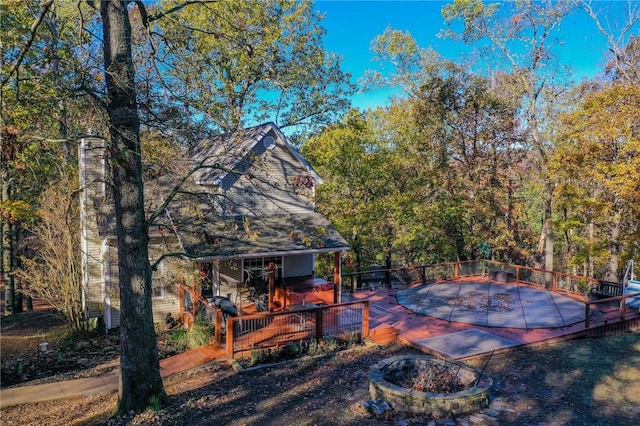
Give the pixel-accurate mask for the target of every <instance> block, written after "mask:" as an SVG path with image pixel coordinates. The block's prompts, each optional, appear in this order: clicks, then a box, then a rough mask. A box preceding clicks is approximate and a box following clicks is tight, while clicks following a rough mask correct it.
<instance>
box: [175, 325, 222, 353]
mask: <svg viewBox="0 0 640 426" xmlns="http://www.w3.org/2000/svg"><path fill="white" fill-rule="evenodd" d="M212 337H213V325H212V324H211V323H209V322H205V321H196V322H194V323H193V325H192V326H191V327H189V328H182V327H179V328H175V329H173V330H171V331H169V333H168V334H167V343H168V344H170V345H171V346H173V347H174V348H175V350H176V351H177V352H184V351H186V350H189V349H195V348H198V347H200V346H203V345H206V344H207V343H209V342H210V341H211V338H212Z"/></svg>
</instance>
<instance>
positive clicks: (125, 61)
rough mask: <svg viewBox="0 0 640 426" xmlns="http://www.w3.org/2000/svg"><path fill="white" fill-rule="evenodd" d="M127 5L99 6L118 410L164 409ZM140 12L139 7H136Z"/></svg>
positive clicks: (164, 395) (103, 3)
mask: <svg viewBox="0 0 640 426" xmlns="http://www.w3.org/2000/svg"><path fill="white" fill-rule="evenodd" d="M129 3H130V2H129V1H106V0H104V1H102V2H101V3H100V16H101V17H102V28H103V38H104V71H105V83H106V87H107V97H108V99H107V111H108V113H109V133H110V141H109V144H108V146H109V155H110V162H111V166H112V179H113V187H112V188H113V203H114V207H115V215H116V232H117V235H119V238H118V269H119V283H120V306H121V331H120V337H121V353H120V386H119V403H118V410H119V411H120V412H121V413H125V412H128V411H129V410H140V409H143V408H146V407H153V406H158V405H160V406H164V405H165V404H166V402H167V396H166V393H165V391H164V385H163V383H162V378H161V376H160V361H159V358H158V347H157V342H156V337H155V330H154V326H153V314H152V310H151V294H152V291H151V265H150V264H149V247H148V243H149V236H148V234H147V232H148V226H147V223H146V219H145V207H144V185H143V177H142V161H141V148H140V121H139V116H138V105H137V98H136V83H135V78H134V76H135V68H134V64H133V56H132V53H131V23H130V21H129V11H128V5H129ZM138 7H140V8H141V10H144V5H142V4H138Z"/></svg>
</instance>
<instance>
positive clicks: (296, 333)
mask: <svg viewBox="0 0 640 426" xmlns="http://www.w3.org/2000/svg"><path fill="white" fill-rule="evenodd" d="M216 321H218V320H216ZM216 325H217V326H216V330H218V329H220V327H221V323H219V322H218V323H217V324H216ZM225 334H226V341H225V347H226V351H227V356H229V357H230V358H234V357H235V356H237V355H240V356H243V355H247V354H250V352H251V351H253V350H258V349H266V348H273V347H283V346H287V345H293V344H299V343H303V342H310V341H312V340H315V341H322V340H324V339H328V338H338V337H341V336H345V335H350V334H357V335H358V336H359V337H367V336H368V335H369V301H358V302H349V303H339V304H335V305H320V306H307V307H304V306H302V307H296V308H295V309H292V310H288V311H287V310H285V311H279V312H267V313H256V314H252V315H242V316H238V317H229V318H226V326H225Z"/></svg>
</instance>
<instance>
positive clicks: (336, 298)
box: [333, 251, 342, 303]
mask: <svg viewBox="0 0 640 426" xmlns="http://www.w3.org/2000/svg"><path fill="white" fill-rule="evenodd" d="M341 278H342V270H341V267H340V252H339V251H337V252H335V253H334V254H333V303H340V301H341V300H342V279H341Z"/></svg>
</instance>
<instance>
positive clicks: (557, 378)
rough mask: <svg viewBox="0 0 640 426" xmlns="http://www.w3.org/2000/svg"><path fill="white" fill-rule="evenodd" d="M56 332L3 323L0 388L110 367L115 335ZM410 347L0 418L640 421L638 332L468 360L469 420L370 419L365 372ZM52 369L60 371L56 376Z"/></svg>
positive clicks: (26, 409)
mask: <svg viewBox="0 0 640 426" xmlns="http://www.w3.org/2000/svg"><path fill="white" fill-rule="evenodd" d="M61 327H62V326H61V323H60V321H59V320H57V319H56V318H55V317H53V316H50V315H48V314H46V312H42V311H40V312H38V311H36V312H28V313H24V314H18V315H13V316H9V317H3V318H2V329H1V334H0V345H1V346H0V347H1V348H2V383H1V385H2V387H6V386H10V385H14V386H16V385H28V384H34V383H43V382H48V381H55V380H60V379H61V378H73V377H86V376H90V375H94V374H104V373H105V372H108V371H116V369H117V339H116V338H115V337H109V338H107V339H106V341H85V342H75V344H74V345H67V346H65V343H64V341H63V340H62V339H61V338H60V336H61V335H62V334H63V333H62V332H61V330H62V329H61ZM42 335H44V336H45V337H44V338H45V339H46V340H48V342H49V343H50V345H51V348H50V349H52V353H54V354H57V353H61V351H59V349H60V348H63V347H64V348H65V349H64V352H63V355H61V356H60V355H54V356H53V358H51V357H44V356H42V355H40V354H38V352H37V351H36V347H37V343H38V342H39V339H42ZM56 339H57V340H56ZM58 345H60V346H58ZM21 348H22V349H21ZM105 348H106V349H105ZM414 352H415V351H414V350H413V349H411V348H407V347H405V346H402V345H400V344H392V345H388V346H384V347H378V346H372V345H369V346H365V347H361V348H358V349H355V350H349V351H345V352H341V353H338V354H335V355H332V356H325V357H319V358H303V359H299V360H295V361H292V362H288V363H284V364H279V365H276V366H271V367H263V368H260V369H255V370H251V371H245V372H236V371H235V370H234V369H232V368H231V367H230V365H229V364H228V363H226V362H214V363H211V364H208V365H205V366H202V367H199V368H197V369H194V370H190V371H187V372H183V373H180V374H176V375H173V376H170V377H168V378H167V379H166V380H165V389H166V391H167V393H168V394H169V396H170V405H169V406H168V407H166V408H164V409H162V410H159V411H155V412H153V411H148V412H143V413H131V414H130V415H128V416H120V417H114V416H113V412H114V410H115V407H116V403H117V395H116V394H115V393H110V394H105V395H97V396H90V397H76V398H68V399H63V400H57V401H51V402H45V403H37V404H29V405H22V406H16V407H8V408H6V409H4V410H2V411H1V412H0V423H1V424H7V425H8V424H16V425H17V424H19V425H43V424H46V425H69V426H71V425H213V424H219V425H232V426H234V425H238V426H239V425H274V426H275V425H278V426H281V425H296V426H299V425H616V426H624V425H632V424H637V423H636V422H637V419H638V418H639V417H640V333H638V332H636V333H627V334H624V335H620V336H613V337H607V338H598V339H581V340H575V341H569V342H564V343H557V344H554V345H546V346H539V347H527V348H521V349H516V350H513V351H510V352H505V353H501V354H495V355H494V356H491V357H482V358H478V359H475V360H472V361H469V363H470V364H472V365H474V366H477V367H478V368H483V367H486V370H485V371H486V372H487V373H488V374H489V375H490V376H491V377H492V378H493V380H494V387H493V390H492V394H491V407H490V408H488V409H485V410H483V411H482V412H480V413H476V414H474V415H472V416H466V417H464V418H458V419H438V420H434V419H431V418H429V417H428V416H410V415H407V414H403V413H397V412H394V411H393V410H387V411H383V412H381V413H378V414H374V413H372V412H371V411H370V410H368V409H367V408H366V403H367V402H368V400H369V399H370V398H369V394H368V381H367V373H368V370H369V367H370V366H371V365H372V364H374V363H375V362H377V361H378V360H381V359H384V358H387V357H389V356H393V355H398V354H405V353H414ZM18 358H21V359H22V360H23V370H24V371H23V372H22V377H21V379H20V380H19V381H14V382H13V383H11V381H10V380H9V377H12V376H11V374H15V371H16V370H15V369H16V366H17V364H16V360H17V359H18ZM27 360H29V361H27ZM62 360H69V361H70V362H68V363H66V362H62ZM71 360H73V362H71ZM56 363H58V364H62V365H65V366H66V367H63V366H60V367H59V369H53V368H52V367H51V365H52V364H56ZM26 365H30V366H33V369H31V367H29V373H28V374H27V376H26V377H25V371H26V368H27V367H25V366H26Z"/></svg>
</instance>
